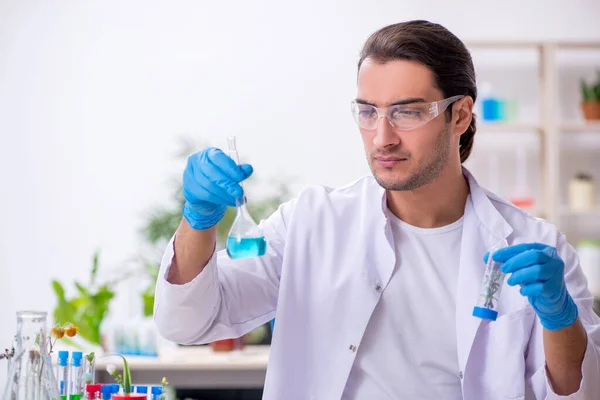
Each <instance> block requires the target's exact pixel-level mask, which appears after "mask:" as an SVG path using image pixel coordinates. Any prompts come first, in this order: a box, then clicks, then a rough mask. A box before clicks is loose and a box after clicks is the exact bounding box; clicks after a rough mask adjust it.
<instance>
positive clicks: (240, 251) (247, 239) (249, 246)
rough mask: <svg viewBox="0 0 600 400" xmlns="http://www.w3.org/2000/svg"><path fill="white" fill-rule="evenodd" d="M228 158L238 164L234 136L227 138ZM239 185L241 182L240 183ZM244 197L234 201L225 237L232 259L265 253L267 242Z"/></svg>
mask: <svg viewBox="0 0 600 400" xmlns="http://www.w3.org/2000/svg"><path fill="white" fill-rule="evenodd" d="M227 144H228V146H229V157H231V159H233V161H235V163H236V164H238V165H239V164H240V160H239V156H238V152H237V147H236V140H235V136H230V137H229V138H227ZM240 185H241V182H240ZM247 205H248V202H247V199H246V196H245V195H242V196H241V197H240V198H238V199H236V214H235V220H234V221H233V225H232V226H231V229H230V231H229V234H228V236H227V243H226V249H227V254H228V255H229V257H230V258H232V259H239V258H249V257H258V256H262V255H264V254H265V252H266V251H267V241H266V240H265V237H264V235H263V234H262V232H261V231H260V228H259V227H258V225H257V224H256V222H254V220H253V219H252V216H251V215H250V212H249V211H248V207H247Z"/></svg>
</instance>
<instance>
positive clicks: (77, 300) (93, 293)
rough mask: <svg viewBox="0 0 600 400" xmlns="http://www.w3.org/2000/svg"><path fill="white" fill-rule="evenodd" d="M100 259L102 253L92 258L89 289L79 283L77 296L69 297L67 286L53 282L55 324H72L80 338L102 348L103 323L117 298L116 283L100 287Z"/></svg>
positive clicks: (76, 285)
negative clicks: (101, 333)
mask: <svg viewBox="0 0 600 400" xmlns="http://www.w3.org/2000/svg"><path fill="white" fill-rule="evenodd" d="M99 257H100V254H99V251H96V252H95V253H94V256H93V259H92V269H91V272H90V282H89V284H88V286H87V287H86V286H84V285H82V284H81V283H79V282H75V288H76V289H77V295H76V296H74V297H71V298H67V296H66V294H65V288H64V286H63V284H62V283H60V282H59V281H57V280H53V281H52V288H53V289H54V294H55V295H56V300H57V301H56V307H55V309H54V313H53V318H54V321H69V322H70V323H72V324H73V325H75V326H76V327H77V333H78V335H79V336H81V337H82V338H84V339H85V340H87V341H88V342H90V343H93V344H96V345H101V340H100V324H101V323H102V320H103V319H104V317H105V315H106V313H107V312H108V306H109V303H110V301H111V300H112V299H113V297H114V296H115V292H114V291H113V290H112V289H111V287H113V285H114V283H116V282H108V283H104V284H98V282H97V280H96V278H97V274H98V268H99Z"/></svg>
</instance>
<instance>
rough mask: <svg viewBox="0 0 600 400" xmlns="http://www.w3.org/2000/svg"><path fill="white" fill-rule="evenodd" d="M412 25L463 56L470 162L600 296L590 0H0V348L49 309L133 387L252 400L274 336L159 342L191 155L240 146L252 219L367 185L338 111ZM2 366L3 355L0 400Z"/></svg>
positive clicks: (599, 96)
mask: <svg viewBox="0 0 600 400" xmlns="http://www.w3.org/2000/svg"><path fill="white" fill-rule="evenodd" d="M417 18H419V19H421V18H422V19H428V20H431V21H434V22H439V23H441V24H443V25H445V26H446V27H447V28H449V29H450V30H451V31H453V32H454V33H455V34H456V35H458V36H459V37H460V38H461V39H463V40H464V41H465V43H466V44H467V45H468V47H469V48H470V49H471V50H472V55H473V58H474V61H475V66H476V70H477V79H478V85H479V91H480V93H479V96H480V97H479V99H478V101H477V104H476V112H477V114H478V117H479V121H480V124H479V129H478V132H477V135H476V137H475V148H474V151H473V154H472V156H471V158H470V159H469V160H468V162H467V163H466V165H467V167H468V168H470V170H471V171H472V172H473V174H474V175H475V177H476V178H477V179H478V180H479V181H480V182H481V183H482V184H483V185H484V186H486V187H487V188H489V189H491V190H492V191H495V192H497V193H498V194H500V195H501V196H503V197H505V198H507V199H509V200H510V201H513V202H514V203H515V204H517V205H518V206H520V207H523V208H526V209H527V210H528V211H530V212H531V213H533V214H535V215H537V216H540V217H543V218H547V219H549V220H551V221H552V222H554V223H555V224H557V225H558V226H559V228H560V229H561V231H563V232H564V233H566V234H567V237H568V239H569V241H570V242H571V244H573V245H574V246H576V247H577V248H578V249H579V250H580V255H581V262H582V267H584V271H585V272H586V274H587V275H588V279H589V280H590V288H591V289H592V290H593V291H594V293H595V295H596V296H600V242H599V240H600V205H599V204H600V196H599V192H600V189H598V187H599V185H598V180H600V23H599V19H600V2H598V1H597V0H576V1H572V2H568V3H567V2H564V1H559V0H549V1H545V2H539V1H534V0H525V1H523V0H520V1H517V0H505V1H502V2H477V1H472V0H460V1H455V2H451V3H450V2H447V1H441V0H435V1H421V2H409V1H401V0H379V1H364V0H363V1H355V0H347V1H334V0H322V1H316V0H308V1H293V2H283V1H267V0H254V1H252V2H245V1H235V2H216V1H212V2H208V1H171V2H166V1H163V2H158V1H154V2H147V1H144V2H142V1H127V2H118V1H87V2H67V1H33V0H32V1H10V0H0V135H1V139H2V140H1V142H0V184H1V186H2V192H1V196H0V268H1V272H2V275H1V277H0V305H1V306H0V321H1V323H0V348H1V349H4V348H5V347H9V346H10V343H11V340H12V338H13V336H14V334H15V329H16V319H15V312H16V311H18V310H24V309H35V310H43V311H47V312H48V326H49V327H51V326H52V325H53V324H54V323H55V322H57V321H59V322H65V321H70V322H73V323H75V324H77V325H78V327H79V329H80V331H79V334H78V335H77V337H76V338H74V339H75V340H74V342H73V343H66V344H64V345H65V346H67V347H68V346H72V347H78V346H79V347H83V348H84V349H88V348H97V349H99V351H101V349H104V350H106V349H111V350H116V351H119V352H121V353H123V354H129V355H131V357H132V360H133V361H132V362H131V365H132V373H133V376H134V380H135V379H138V380H140V381H144V382H146V381H148V382H147V383H151V382H157V380H160V378H162V377H163V376H167V378H168V379H170V381H171V382H170V386H171V387H172V388H173V389H179V391H178V393H177V394H178V396H179V397H180V398H186V397H188V398H197V399H213V398H215V399H216V398H230V399H233V398H240V399H241V398H247V399H249V398H260V397H259V396H260V388H261V385H262V379H264V368H265V366H266V361H267V359H268V343H269V340H270V334H271V328H270V327H269V326H268V325H267V326H264V327H261V328H260V329H258V330H257V331H256V332H253V333H252V334H251V335H249V336H248V337H247V338H246V345H245V346H246V347H245V348H244V350H243V351H242V352H239V351H237V352H235V351H234V352H229V351H215V350H223V349H217V348H216V347H217V346H213V347H212V348H210V347H209V346H204V347H202V348H194V349H186V351H188V352H187V353H183V352H182V351H181V349H180V348H179V347H178V346H176V344H173V343H165V342H164V341H162V340H160V339H157V338H156V337H155V336H154V334H153V327H152V323H151V320H150V315H151V309H152V302H153V289H154V280H155V278H156V272H157V266H158V263H159V262H160V256H161V254H162V251H163V250H164V246H165V244H166V241H167V240H168V239H169V237H170V236H171V235H172V233H173V231H174V229H175V227H176V226H177V224H178V222H179V220H180V217H181V215H180V209H181V195H180V178H181V173H182V171H183V168H184V165H185V160H186V156H187V155H189V154H191V152H193V151H196V150H199V149H201V148H202V147H204V146H207V145H211V146H218V147H222V148H225V146H226V144H227V142H226V138H227V136H229V135H236V136H237V142H238V150H239V153H240V158H241V161H242V162H249V163H252V164H253V166H254V168H255V175H254V176H253V177H252V178H251V180H250V182H249V183H248V187H247V190H248V197H249V200H250V204H251V206H252V207H253V208H252V210H251V211H252V212H253V214H254V215H255V217H257V219H260V218H262V217H266V216H267V215H268V214H269V213H270V212H272V210H274V209H275V207H276V206H277V205H278V204H279V203H280V202H282V201H285V200H287V199H289V198H290V197H292V196H294V195H295V194H296V193H298V191H299V190H300V189H302V188H303V187H304V186H305V185H307V184H322V185H328V186H334V187H335V186H339V185H342V184H345V183H347V182H349V181H351V180H354V179H356V178H357V177H360V176H362V175H364V174H368V173H369V169H368V166H367V163H366V161H365V157H364V153H363V149H362V143H361V139H360V136H359V134H358V130H357V127H356V126H355V124H354V122H353V121H352V118H351V115H350V101H351V100H352V99H353V98H354V96H355V94H356V72H357V71H356V64H357V61H358V54H359V51H360V49H361V47H362V45H363V43H364V41H365V40H366V38H367V37H368V36H369V35H370V34H371V33H372V32H373V31H375V30H377V29H379V28H381V27H383V26H384V25H387V24H391V23H395V22H400V21H404V20H409V19H417ZM232 215H233V214H232V213H231V210H230V212H229V213H228V217H227V218H228V219H227V220H226V221H225V223H224V224H223V227H224V229H223V230H222V232H220V235H221V236H220V239H221V240H222V239H223V238H224V237H225V235H226V233H227V229H228V225H227V224H228V223H230V221H231V217H232ZM221 243H222V242H221ZM103 340H104V341H103ZM220 345H222V346H225V347H227V346H230V345H231V344H229V343H224V344H223V343H222V344H220ZM157 355H159V357H158V358H157ZM161 357H162V358H161ZM183 364H185V365H186V366H185V367H181V365H183ZM102 365H103V364H102V362H101V361H99V364H98V371H101V370H102V369H103V366H102ZM177 366H179V367H177ZM186 374H187V375H186ZM5 376H6V372H5V362H4V360H0V388H3V387H4V384H5ZM240 388H246V389H250V388H253V389H254V390H251V391H245V392H244V391H240V390H238V389H240ZM200 389H204V391H201V390H200ZM207 389H211V390H212V391H210V392H209V391H207ZM225 389H227V390H226V391H225ZM184 390H185V391H184ZM215 390H216V391H215ZM219 390H220V391H219ZM226 396H228V397H226ZM236 396H237V397H236ZM252 396H254V397H252Z"/></svg>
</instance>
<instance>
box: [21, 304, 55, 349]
mask: <svg viewBox="0 0 600 400" xmlns="http://www.w3.org/2000/svg"><path fill="white" fill-rule="evenodd" d="M46 317H47V313H46V312H42V311H21V312H18V313H17V338H16V339H17V348H18V349H19V350H20V349H24V348H25V349H34V348H37V349H39V350H41V351H42V352H44V351H45V350H46V343H47V340H48V335H47V332H46Z"/></svg>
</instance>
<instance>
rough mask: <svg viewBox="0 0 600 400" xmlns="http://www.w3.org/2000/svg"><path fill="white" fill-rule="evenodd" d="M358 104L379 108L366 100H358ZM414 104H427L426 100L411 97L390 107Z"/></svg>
mask: <svg viewBox="0 0 600 400" xmlns="http://www.w3.org/2000/svg"><path fill="white" fill-rule="evenodd" d="M356 102H357V103H358V104H367V105H370V106H373V107H377V106H376V105H375V104H374V103H372V102H370V101H368V100H364V99H359V98H357V99H356ZM413 103H425V99H422V98H420V97H409V98H408V99H402V100H398V101H395V102H393V103H392V104H390V106H399V105H403V104H413Z"/></svg>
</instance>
